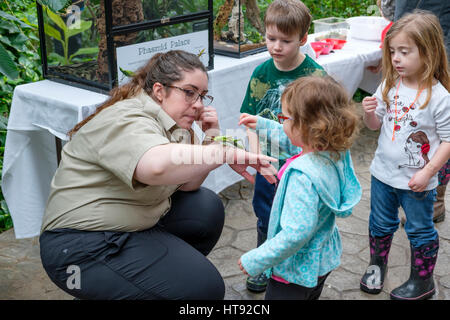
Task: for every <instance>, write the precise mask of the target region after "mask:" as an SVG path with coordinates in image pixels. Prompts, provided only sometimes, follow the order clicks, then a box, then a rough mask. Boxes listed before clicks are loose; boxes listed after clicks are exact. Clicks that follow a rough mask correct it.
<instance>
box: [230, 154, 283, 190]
mask: <svg viewBox="0 0 450 320" xmlns="http://www.w3.org/2000/svg"><path fill="white" fill-rule="evenodd" d="M276 161H278V160H277V159H275V158H272V157H269V156H266V155H263V154H256V153H251V152H247V151H245V150H242V149H239V148H228V150H227V154H226V162H227V163H228V165H229V166H230V167H231V169H233V170H234V171H235V172H237V173H238V174H240V175H241V176H243V177H244V178H245V179H247V180H248V181H250V182H251V183H255V178H254V177H253V176H252V175H251V174H250V173H249V172H248V171H247V167H252V168H254V169H256V170H257V171H258V172H259V173H261V175H263V176H264V178H265V179H266V180H267V181H268V182H269V183H272V184H274V183H276V182H277V178H276V177H275V175H276V174H277V170H276V169H275V168H274V167H273V166H272V165H271V164H270V162H276Z"/></svg>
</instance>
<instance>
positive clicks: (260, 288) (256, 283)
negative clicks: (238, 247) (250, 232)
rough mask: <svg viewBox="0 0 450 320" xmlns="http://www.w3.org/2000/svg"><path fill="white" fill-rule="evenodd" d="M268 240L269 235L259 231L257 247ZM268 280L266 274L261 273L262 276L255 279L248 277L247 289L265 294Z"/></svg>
mask: <svg viewBox="0 0 450 320" xmlns="http://www.w3.org/2000/svg"><path fill="white" fill-rule="evenodd" d="M266 239H267V234H265V233H262V232H260V231H259V230H258V239H257V244H256V245H257V247H259V246H260V245H262V244H263V243H264V241H266ZM267 280H268V279H267V277H266V275H265V274H264V273H261V274H260V275H257V276H255V277H248V278H247V281H246V286H247V289H248V290H250V291H252V292H256V293H260V292H264V291H266V287H267Z"/></svg>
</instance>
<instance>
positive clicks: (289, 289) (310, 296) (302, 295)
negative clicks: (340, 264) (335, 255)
mask: <svg viewBox="0 0 450 320" xmlns="http://www.w3.org/2000/svg"><path fill="white" fill-rule="evenodd" d="M330 273H331V272H329V273H327V274H326V275H324V276H322V277H319V278H318V280H317V285H316V286H315V287H314V288H307V287H303V286H300V285H297V284H294V283H289V284H286V283H281V282H279V281H276V280H273V279H272V278H270V279H269V283H268V284H267V289H266V296H265V300H317V299H319V297H320V294H321V293H322V290H323V285H324V284H325V280H326V279H327V277H328V276H329V275H330Z"/></svg>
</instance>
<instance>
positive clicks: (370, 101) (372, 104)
mask: <svg viewBox="0 0 450 320" xmlns="http://www.w3.org/2000/svg"><path fill="white" fill-rule="evenodd" d="M362 106H363V108H364V112H365V113H366V114H371V113H373V112H375V110H376V108H377V106H378V102H377V98H375V97H365V98H364V99H363V101H362Z"/></svg>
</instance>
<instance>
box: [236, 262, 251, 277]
mask: <svg viewBox="0 0 450 320" xmlns="http://www.w3.org/2000/svg"><path fill="white" fill-rule="evenodd" d="M238 265H239V269H241V271H242V272H243V273H244V274H246V275H247V276H250V275H249V274H248V273H247V271H246V270H245V269H244V267H243V266H242V262H241V259H239V261H238Z"/></svg>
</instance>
